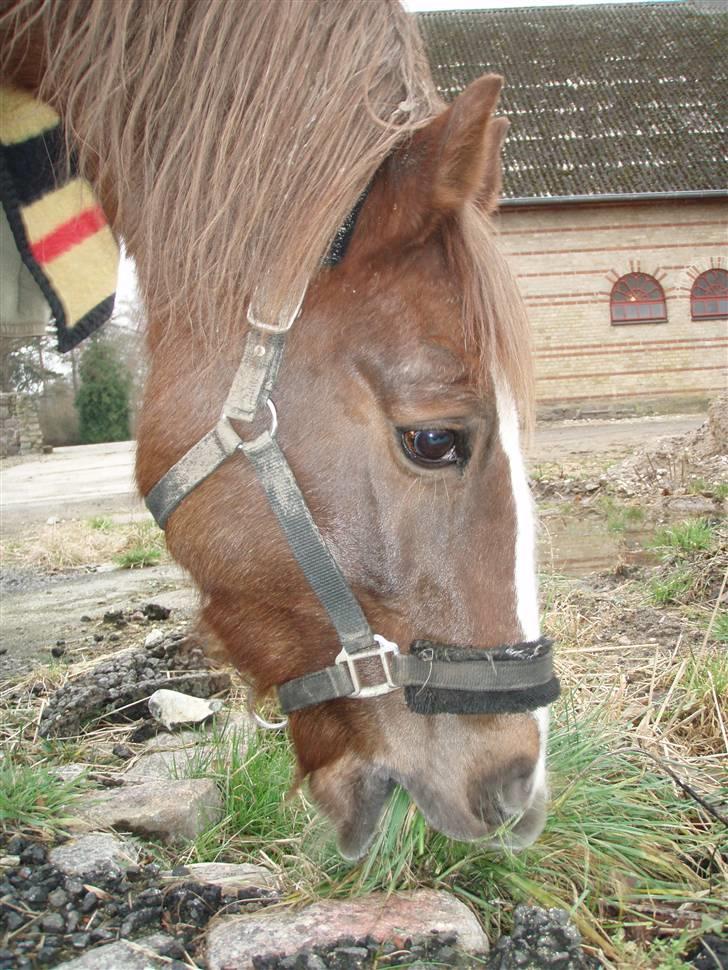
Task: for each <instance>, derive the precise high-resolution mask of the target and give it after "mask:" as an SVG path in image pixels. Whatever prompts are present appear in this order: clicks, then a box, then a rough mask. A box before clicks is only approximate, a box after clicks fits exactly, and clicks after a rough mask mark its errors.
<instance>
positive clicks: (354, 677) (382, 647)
mask: <svg viewBox="0 0 728 970" xmlns="http://www.w3.org/2000/svg"><path fill="white" fill-rule="evenodd" d="M374 639H375V640H376V641H377V644H378V646H376V647H370V648H369V649H368V650H358V651H357V652H356V653H354V654H351V653H347V652H346V650H342V651H341V653H340V654H339V655H338V656H337V658H336V663H337V664H343V663H345V664H346V666H347V667H348V668H349V676H350V677H351V682H352V684H353V686H354V690H353V692H352V693H351V694H349V695H348V696H349V697H379V696H380V695H381V694H389V693H391V691H393V690H397V684H395V682H394V680H393V679H392V667H391V665H390V662H389V657H388V656H387V654H390V653H391V654H393V655H394V656H397V657H398V656H399V647H398V646H397V644H396V643H392V641H391V640H385V638H384V637H380V636H379V634H378V633H375V634H374ZM367 657H379V661H380V663H381V665H382V670H383V671H384V678H385V682H384V683H383V684H372V685H371V686H369V687H362V685H361V681H360V680H359V674H358V673H357V672H356V662H357V661H358V660H364V659H366V658H367Z"/></svg>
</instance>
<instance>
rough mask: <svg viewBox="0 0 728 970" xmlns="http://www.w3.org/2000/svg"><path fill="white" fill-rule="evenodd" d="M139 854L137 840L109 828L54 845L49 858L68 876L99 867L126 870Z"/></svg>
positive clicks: (86, 872) (82, 873) (80, 874)
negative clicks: (116, 833) (111, 831)
mask: <svg viewBox="0 0 728 970" xmlns="http://www.w3.org/2000/svg"><path fill="white" fill-rule="evenodd" d="M138 858H139V849H138V846H137V845H136V843H134V842H131V841H128V840H127V841H124V840H122V839H119V838H117V837H116V836H115V835H111V834H109V833H107V832H89V833H88V835H81V836H79V837H78V838H75V839H71V840H70V841H68V842H64V843H63V844H62V845H59V846H57V847H56V848H55V849H51V851H50V854H49V856H48V859H49V861H50V862H51V864H52V865H54V866H55V867H56V868H57V869H60V870H61V872H64V873H65V874H66V875H67V876H83V877H84V878H86V877H88V876H90V875H91V874H92V873H97V872H99V871H109V870H114V871H117V872H118V871H122V870H124V869H127V868H128V867H129V866H131V865H134V864H135V863H136V861H137V859H138Z"/></svg>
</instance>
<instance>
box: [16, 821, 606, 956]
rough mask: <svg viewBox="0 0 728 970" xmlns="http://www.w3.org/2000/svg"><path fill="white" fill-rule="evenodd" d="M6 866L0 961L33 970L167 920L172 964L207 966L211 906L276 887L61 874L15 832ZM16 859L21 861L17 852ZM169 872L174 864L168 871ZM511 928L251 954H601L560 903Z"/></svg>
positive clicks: (221, 908) (252, 904) (110, 872)
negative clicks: (486, 937)
mask: <svg viewBox="0 0 728 970" xmlns="http://www.w3.org/2000/svg"><path fill="white" fill-rule="evenodd" d="M0 850H1V851H2V854H3V856H4V857H5V859H4V861H5V863H6V865H7V864H8V862H13V863H14V864H11V865H10V866H9V867H8V868H4V869H3V870H0V872H1V873H2V874H1V875H0V897H1V900H0V931H1V932H2V934H3V938H4V943H3V946H2V949H0V970H39V968H45V967H55V966H57V965H58V964H59V963H61V962H62V961H64V960H70V959H73V958H74V957H78V956H79V955H80V954H81V953H83V952H85V951H87V950H89V949H91V948H93V947H95V946H100V945H103V944H105V943H111V942H114V941H116V940H119V939H123V940H127V939H133V938H134V937H136V936H143V935H146V934H148V933H154V932H158V931H160V930H163V931H164V932H166V933H168V934H170V935H171V936H173V937H174V942H173V943H172V944H171V945H170V946H169V947H168V948H167V950H165V952H164V953H163V956H166V957H168V958H169V959H170V963H169V968H170V970H182V968H183V967H189V966H190V964H189V963H186V962H183V961H184V960H185V959H187V960H189V959H190V958H191V959H192V960H193V961H194V962H195V963H196V964H197V965H198V966H200V967H204V933H203V931H204V929H205V927H206V926H207V924H208V922H209V921H210V920H211V919H212V917H213V916H216V915H218V914H224V915H232V914H236V913H251V912H254V911H255V910H258V909H260V908H262V907H264V906H267V905H269V904H270V903H272V902H275V901H277V896H276V894H275V893H273V892H271V891H270V890H265V889H257V888H252V889H245V890H223V889H221V888H220V887H219V886H214V885H210V884H205V883H199V882H194V881H186V880H184V876H183V875H180V881H179V882H174V883H170V881H169V878H162V874H161V873H160V869H159V866H157V865H156V864H154V863H147V864H146V865H145V864H141V865H132V866H129V867H128V868H126V870H125V871H121V870H120V869H118V868H116V867H115V866H113V865H112V866H108V867H105V868H104V869H100V870H99V871H97V872H95V873H92V874H87V875H86V876H85V877H83V878H80V877H75V876H67V875H65V874H64V873H63V872H61V871H60V870H59V869H57V868H56V867H55V866H53V865H52V864H51V863H50V862H49V861H48V847H47V846H46V845H44V844H42V843H40V842H37V841H33V840H31V839H25V838H22V837H20V836H14V837H12V838H10V839H8V840H5V841H4V842H0ZM16 860H17V861H16ZM173 875H174V872H173ZM514 924H515V925H514V929H513V933H512V935H511V936H508V937H503V938H501V939H500V940H499V941H498V943H497V944H496V946H495V948H494V950H493V952H492V954H491V955H490V957H488V958H486V957H484V958H483V959H482V960H478V959H477V958H474V957H473V956H469V955H463V954H462V953H461V952H460V951H459V950H458V948H457V941H456V939H455V938H454V937H452V936H448V935H444V934H431V935H428V936H426V937H425V936H421V937H420V936H416V937H413V938H411V939H406V940H405V941H404V943H403V945H400V946H397V947H395V945H394V944H391V943H381V942H378V941H377V940H374V939H373V938H371V937H366V938H364V939H355V938H353V937H345V938H342V939H339V940H337V941H336V942H335V943H331V944H328V945H326V946H320V947H312V948H311V949H305V950H301V951H299V952H298V953H296V954H295V955H293V956H282V955H280V954H269V955H262V956H260V957H256V958H255V959H254V966H255V968H256V970H369V968H373V967H375V966H377V967H380V968H381V967H385V966H391V967H402V966H407V967H410V968H411V970H435V968H436V967H453V968H458V970H466V968H475V967H483V968H488V970H515V968H524V967H525V968H528V967H533V968H550V970H587V968H590V967H597V966H598V964H597V963H595V962H593V961H590V960H589V959H588V958H587V957H585V956H584V954H583V953H582V950H581V946H580V938H579V933H578V931H577V930H576V928H575V927H574V926H573V925H572V924H570V923H569V921H568V917H567V914H566V913H565V912H563V911H562V910H541V909H536V908H530V907H526V906H519V907H518V908H517V909H516V912H515V916H514Z"/></svg>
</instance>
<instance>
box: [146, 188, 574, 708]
mask: <svg viewBox="0 0 728 970" xmlns="http://www.w3.org/2000/svg"><path fill="white" fill-rule="evenodd" d="M363 201H364V196H362V198H361V199H360V200H359V202H358V203H357V207H356V208H355V210H354V211H353V213H352V215H351V216H350V217H349V219H348V220H347V222H346V223H345V224H344V226H343V227H342V230H340V231H339V233H337V236H336V239H335V242H334V246H333V247H332V250H331V251H330V253H329V257H328V258H327V260H326V265H329V266H331V265H336V263H338V262H340V261H341V260H342V259H343V257H344V254H345V252H346V248H347V245H348V242H349V239H350V237H351V234H352V232H353V229H354V223H355V221H356V215H357V214H358V209H359V208H360V207H361V205H362V203H363ZM304 296H305V292H304V294H303V295H302V296H301V299H300V301H299V303H298V306H297V307H296V309H295V310H294V312H293V313H292V314H291V315H290V317H288V319H286V320H284V321H283V322H280V321H279V322H277V323H275V324H270V323H263V322H261V321H259V320H258V319H257V318H256V316H255V314H254V312H253V310H252V304H251V305H249V306H248V311H247V318H248V323H249V324H250V328H249V330H248V334H247V337H246V341H245V346H244V349H243V356H242V360H241V362H240V365H239V367H238V370H237V372H236V374H235V377H234V379H233V383H232V386H231V388H230V391H229V393H228V396H227V399H226V401H225V404H224V405H223V409H222V414H221V416H220V419H219V420H218V422H217V424H216V425H215V427H214V428H213V429H212V430H211V431H209V432H208V433H207V434H206V435H205V436H204V437H203V438H201V439H200V441H198V442H197V444H195V445H193V447H192V448H190V450H189V451H188V452H187V453H186V454H185V455H183V456H182V458H180V459H179V461H178V462H176V464H175V465H173V466H172V468H170V469H169V471H168V472H167V473H166V475H164V476H163V477H162V478H161V479H160V480H159V481H158V482H157V484H156V485H155V486H154V487H153V488H152V489H151V491H150V492H149V494H148V495H147V496H146V499H145V501H146V504H147V508H148V509H149V511H150V512H151V513H152V515H153V517H154V519H155V521H156V522H157V524H158V525H159V527H160V528H161V529H164V528H165V526H166V524H167V521H168V520H169V517H170V515H171V514H172V512H174V510H175V509H176V508H177V506H178V505H179V504H180V503H181V502H182V501H183V500H184V499H185V498H186V497H187V496H188V495H189V494H190V492H192V491H193V490H194V489H195V488H197V486H198V485H200V484H201V483H202V482H203V481H205V479H206V478H208V477H209V476H210V475H212V474H213V473H214V472H215V471H216V470H217V469H218V468H219V467H220V466H221V465H222V464H223V463H224V462H226V461H227V460H228V459H229V458H230V457H232V455H234V454H236V453H237V452H242V453H243V454H244V455H245V456H246V457H247V458H248V460H249V461H250V463H251V465H252V466H253V468H254V470H255V473H256V475H257V477H258V481H259V482H260V484H261V486H262V487H263V490H264V491H265V494H266V497H267V499H268V502H269V503H270V506H271V508H272V510H273V512H274V513H275V515H276V518H277V519H278V522H279V524H280V526H281V528H282V530H283V533H284V535H285V537H286V539H287V541H288V544H289V546H290V548H291V551H292V553H293V555H294V557H295V559H296V561H297V562H298V565H299V566H300V567H301V569H302V571H303V573H304V575H305V577H306V579H307V580H308V582H309V584H310V586H311V587H312V589H313V591H314V592H315V593H316V595H317V596H318V598H319V600H320V601H321V603H322V605H323V606H324V608H325V609H326V612H327V613H328V615H329V618H330V620H331V622H332V624H333V626H334V628H335V629H336V633H337V636H338V638H339V642H340V644H341V651H340V653H339V654H338V655H337V657H336V659H335V662H334V664H333V665H331V666H330V667H325V668H323V669H322V670H317V671H315V672H314V673H310V674H305V675H304V676H303V677H297V678H295V679H294V680H289V681H287V682H286V683H284V684H281V685H279V687H278V697H279V700H280V704H281V708H282V709H283V711H284V713H286V714H288V713H291V712H293V711H298V710H301V709H302V708H305V707H310V706H312V705H314V704H321V703H323V702H325V701H331V700H336V699H338V698H345V697H349V698H369V697H378V696H380V695H382V694H388V693H390V692H391V691H394V690H399V689H404V696H405V701H406V703H407V705H408V707H409V708H410V709H411V710H412V711H415V712H417V713H419V714H439V713H447V714H506V713H521V712H523V711H531V710H535V709H536V708H538V707H544V706H546V705H547V704H550V703H552V702H553V701H554V700H556V698H557V697H558V695H559V689H560V688H559V681H558V679H557V678H556V677H555V676H554V672H553V659H552V648H551V642H550V641H549V640H547V639H545V638H544V637H541V638H539V639H538V640H534V641H529V642H527V643H519V644H515V645H512V646H500V647H495V648H488V649H482V648H475V647H457V646H453V645H446V644H439V643H433V642H430V641H422V640H417V641H415V642H414V643H413V644H412V646H411V648H410V651H409V652H408V653H404V654H402V653H400V651H399V647H398V646H397V644H396V643H392V642H390V641H389V640H385V639H384V637H381V636H379V635H378V634H375V633H373V632H372V630H371V628H370V626H369V623H368V621H367V619H366V617H365V616H364V613H363V611H362V609H361V606H360V605H359V603H358V601H357V599H356V597H355V596H354V594H353V592H352V591H351V589H350V588H349V586H348V584H347V582H346V580H345V579H344V576H343V574H342V572H341V570H340V569H339V566H338V564H337V562H336V560H335V559H334V557H333V556H332V554H331V552H330V551H329V549H328V548H327V546H326V543H325V542H324V540H323V538H322V536H321V533H320V532H319V530H318V528H317V526H316V523H315V522H314V520H313V517H312V516H311V513H310V511H309V508H308V505H307V504H306V500H305V498H304V497H303V495H302V493H301V490H300V489H299V487H298V484H297V482H296V479H295V477H294V475H293V472H292V471H291V468H290V466H289V464H288V462H287V461H286V458H285V456H284V455H283V452H282V451H281V450H280V448H279V447H278V444H277V441H276V429H277V426H278V419H277V415H276V410H275V407H274V405H273V402H272V401H271V400H270V394H271V391H272V389H273V386H274V384H275V380H276V376H277V374H278V369H279V367H280V362H281V358H282V355H283V346H284V342H285V337H286V333H287V332H288V330H290V328H291V326H292V325H293V323H294V322H295V320H296V318H297V317H298V315H299V313H300V311H301V306H302V305H303V299H304ZM266 405H267V407H268V408H269V409H270V412H271V416H272V421H271V425H270V427H269V428H268V429H267V430H266V431H263V432H262V433H261V434H259V435H258V436H257V437H256V438H253V439H252V440H250V441H244V440H243V439H241V438H240V436H239V435H238V433H237V431H236V430H235V429H234V428H233V426H232V424H231V421H233V420H234V421H240V422H243V423H246V424H248V425H250V423H251V422H252V421H253V419H254V417H255V416H256V414H258V413H259V412H260V411H261V410H262V409H263V408H264V407H265V406H266Z"/></svg>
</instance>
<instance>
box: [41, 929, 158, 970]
mask: <svg viewBox="0 0 728 970" xmlns="http://www.w3.org/2000/svg"><path fill="white" fill-rule="evenodd" d="M173 943H174V940H173V939H172V937H171V936H167V934H166V933H153V934H152V935H151V936H145V937H143V938H142V939H140V940H136V941H135V942H131V941H130V940H120V941H119V942H118V943H107V944H106V946H99V947H97V948H96V949H94V950H89V951H88V952H87V953H84V955H83V956H82V957H79V958H78V959H77V960H68V961H67V962H66V963H59V964H56V970H168V968H169V964H170V961H169V959H168V958H163V957H161V956H159V954H160V953H164V952H165V950H168V949H169V947H170V946H171V945H172V944H173Z"/></svg>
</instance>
